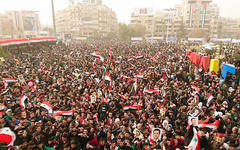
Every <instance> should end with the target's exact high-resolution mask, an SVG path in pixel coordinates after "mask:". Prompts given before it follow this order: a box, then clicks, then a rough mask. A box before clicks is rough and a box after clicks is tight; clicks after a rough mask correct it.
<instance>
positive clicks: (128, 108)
mask: <svg viewBox="0 0 240 150" xmlns="http://www.w3.org/2000/svg"><path fill="white" fill-rule="evenodd" d="M137 109H142V105H137V106H123V110H137Z"/></svg>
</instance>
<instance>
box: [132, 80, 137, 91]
mask: <svg viewBox="0 0 240 150" xmlns="http://www.w3.org/2000/svg"><path fill="white" fill-rule="evenodd" d="M133 88H134V90H135V92H137V80H135V82H134V83H133Z"/></svg>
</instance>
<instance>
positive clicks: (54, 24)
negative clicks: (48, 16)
mask: <svg viewBox="0 0 240 150" xmlns="http://www.w3.org/2000/svg"><path fill="white" fill-rule="evenodd" d="M51 2H52V18H53V31H54V36H56V23H55V11H54V3H53V0H51Z"/></svg>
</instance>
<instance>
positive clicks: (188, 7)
mask: <svg viewBox="0 0 240 150" xmlns="http://www.w3.org/2000/svg"><path fill="white" fill-rule="evenodd" d="M218 19H219V7H218V5H216V4H213V3H212V0H183V23H184V26H185V27H186V29H187V31H188V33H190V34H188V36H190V37H191V36H194V37H195V38H196V37H197V36H200V37H202V36H203V34H201V33H200V32H198V31H202V33H204V36H205V38H206V37H216V36H217V31H218V29H217V27H218ZM197 30H198V31H197ZM191 33H193V34H191ZM200 37H198V38H200Z"/></svg>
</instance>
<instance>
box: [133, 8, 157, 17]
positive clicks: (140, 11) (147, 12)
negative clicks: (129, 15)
mask: <svg viewBox="0 0 240 150" xmlns="http://www.w3.org/2000/svg"><path fill="white" fill-rule="evenodd" d="M134 15H136V16H152V15H153V8H135V10H134Z"/></svg>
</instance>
